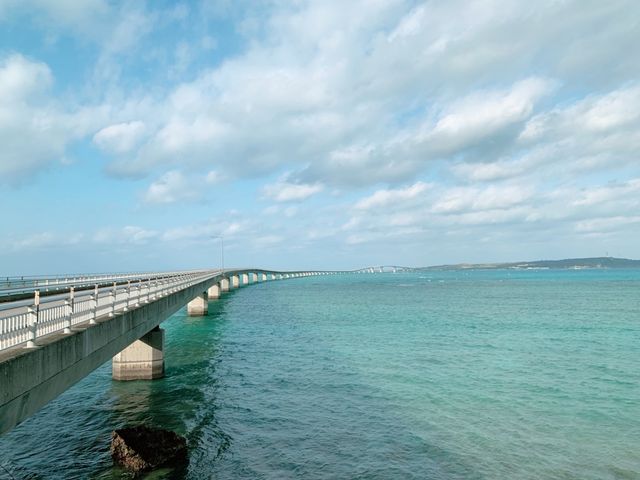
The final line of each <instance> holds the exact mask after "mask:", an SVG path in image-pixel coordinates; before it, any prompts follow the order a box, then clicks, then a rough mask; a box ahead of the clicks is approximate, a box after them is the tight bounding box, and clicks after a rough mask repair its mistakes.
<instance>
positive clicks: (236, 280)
mask: <svg viewBox="0 0 640 480" xmlns="http://www.w3.org/2000/svg"><path fill="white" fill-rule="evenodd" d="M239 286H240V277H238V275H234V276H233V277H231V288H238V287H239Z"/></svg>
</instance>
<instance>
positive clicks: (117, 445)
mask: <svg viewBox="0 0 640 480" xmlns="http://www.w3.org/2000/svg"><path fill="white" fill-rule="evenodd" d="M110 451H111V457H112V458H113V461H114V462H116V463H117V464H119V465H121V466H123V467H124V468H126V469H127V470H130V471H132V472H135V473H140V472H146V471H149V470H153V469H154V468H158V467H166V466H180V465H184V464H186V463H187V461H188V456H187V440H186V439H185V438H184V437H182V436H180V435H178V434H177V433H175V432H172V431H170V430H162V429H159V428H149V427H146V426H144V425H140V426H138V427H130V428H122V429H120V430H114V431H113V432H112V433H111V450H110Z"/></svg>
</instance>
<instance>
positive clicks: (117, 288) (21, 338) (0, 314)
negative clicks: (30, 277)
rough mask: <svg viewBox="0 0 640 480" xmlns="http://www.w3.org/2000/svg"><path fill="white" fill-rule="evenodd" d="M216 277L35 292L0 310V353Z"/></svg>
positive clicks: (205, 275)
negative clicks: (26, 299) (45, 293)
mask: <svg viewBox="0 0 640 480" xmlns="http://www.w3.org/2000/svg"><path fill="white" fill-rule="evenodd" d="M218 274H220V272H219V271H197V272H189V273H185V272H179V273H177V274H176V273H175V272H174V273H173V274H172V275H171V276H166V275H165V276H163V277H152V278H147V279H145V280H142V279H140V278H138V279H137V280H136V281H131V280H128V281H127V282H126V283H118V281H114V282H113V285H112V286H110V287H102V288H100V287H99V286H98V285H97V284H96V285H95V287H94V288H93V289H91V290H81V291H77V292H76V291H75V288H74V286H73V285H72V286H71V287H69V289H68V291H67V292H66V293H65V294H64V295H51V296H43V297H41V295H40V291H39V290H35V291H34V295H33V299H32V301H31V302H29V303H27V304H24V302H21V303H23V305H18V306H14V307H10V308H8V309H6V310H3V311H0V351H2V350H5V349H7V348H10V347H14V346H17V345H22V344H25V345H26V346H27V347H34V346H35V341H36V339H37V338H38V337H42V336H45V335H50V334H53V333H70V332H71V330H70V329H71V328H72V327H73V326H75V325H79V324H82V323H88V324H95V323H97V321H98V319H100V318H103V317H112V316H115V315H116V314H117V313H121V312H123V311H127V310H129V309H132V308H137V307H139V306H140V305H142V304H147V303H150V302H153V301H155V300H157V299H159V298H162V297H164V296H167V295H169V294H172V293H175V292H178V291H180V290H183V289H185V288H188V287H190V286H191V285H195V284H196V283H199V282H202V281H203V280H206V279H207V278H211V277H214V276H215V275H218ZM121 278H122V277H118V279H121ZM103 280H106V279H103ZM111 280H113V277H111Z"/></svg>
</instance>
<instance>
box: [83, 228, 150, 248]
mask: <svg viewBox="0 0 640 480" xmlns="http://www.w3.org/2000/svg"><path fill="white" fill-rule="evenodd" d="M157 237H158V232H157V231H154V230H148V229H145V228H143V227H139V226H133V225H128V226H125V227H122V228H103V229H100V230H98V231H97V232H96V233H94V234H93V236H92V238H91V240H92V241H93V242H94V243H100V244H114V245H123V244H125V245H126V244H132V245H146V244H148V243H149V242H150V241H151V240H153V239H155V238H157Z"/></svg>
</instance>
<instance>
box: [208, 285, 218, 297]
mask: <svg viewBox="0 0 640 480" xmlns="http://www.w3.org/2000/svg"><path fill="white" fill-rule="evenodd" d="M207 296H208V297H209V300H217V299H218V298H220V285H219V284H217V283H215V284H213V285H211V286H210V287H209V290H207Z"/></svg>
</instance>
